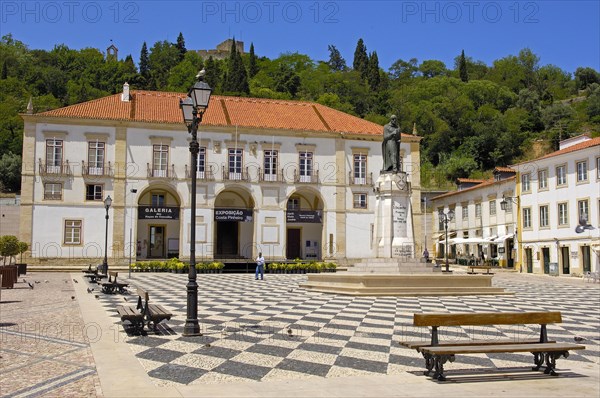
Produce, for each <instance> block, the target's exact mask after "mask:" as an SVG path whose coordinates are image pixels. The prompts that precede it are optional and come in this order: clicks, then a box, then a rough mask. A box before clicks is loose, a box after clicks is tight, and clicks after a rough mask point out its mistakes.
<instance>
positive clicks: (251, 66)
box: [248, 43, 258, 78]
mask: <svg viewBox="0 0 600 398" xmlns="http://www.w3.org/2000/svg"><path fill="white" fill-rule="evenodd" d="M257 73H258V64H257V59H256V54H254V43H250V53H249V58H248V77H249V78H253V77H254V76H256V74H257Z"/></svg>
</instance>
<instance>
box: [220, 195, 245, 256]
mask: <svg viewBox="0 0 600 398" xmlns="http://www.w3.org/2000/svg"><path fill="white" fill-rule="evenodd" d="M213 219H214V225H215V227H214V228H215V230H214V235H213V236H214V237H215V244H214V253H215V258H221V259H239V258H252V255H253V253H252V248H253V242H254V199H253V198H252V195H251V194H250V193H249V192H248V191H246V190H245V189H244V188H241V187H228V188H227V189H225V190H223V191H221V192H220V193H219V194H218V195H217V197H216V199H215V206H214V212H213Z"/></svg>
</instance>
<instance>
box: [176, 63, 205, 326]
mask: <svg viewBox="0 0 600 398" xmlns="http://www.w3.org/2000/svg"><path fill="white" fill-rule="evenodd" d="M205 74H206V72H205V71H204V69H202V70H201V71H200V72H198V74H197V75H196V79H198V81H197V82H196V83H195V84H194V86H193V87H192V88H190V91H188V96H187V98H185V99H180V100H179V107H180V108H181V113H182V115H183V121H184V122H185V124H186V126H187V128H188V132H189V133H190V134H191V135H192V140H191V142H190V153H191V154H192V167H190V170H192V198H191V210H192V212H191V213H192V214H191V218H192V222H191V231H190V242H191V245H190V269H189V272H188V283H187V285H186V287H187V314H186V320H185V325H184V327H183V335H184V336H201V335H202V333H200V324H199V323H198V284H197V283H196V177H197V176H196V174H197V173H196V165H197V164H198V153H199V152H200V145H199V144H198V127H199V126H200V123H201V122H202V116H204V112H205V111H206V109H207V108H208V103H209V102H210V95H211V93H212V89H211V88H210V86H209V85H208V84H207V83H206V82H204V81H203V79H204V75H205Z"/></svg>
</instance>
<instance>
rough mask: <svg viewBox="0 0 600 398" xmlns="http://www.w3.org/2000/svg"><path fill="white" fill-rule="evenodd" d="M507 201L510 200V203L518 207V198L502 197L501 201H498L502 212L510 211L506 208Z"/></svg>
mask: <svg viewBox="0 0 600 398" xmlns="http://www.w3.org/2000/svg"><path fill="white" fill-rule="evenodd" d="M507 199H508V200H510V201H511V203H514V204H516V205H517V206H518V204H519V203H518V200H519V198H518V197H514V198H513V197H512V196H508V197H507V196H504V195H502V200H501V201H500V208H501V209H502V210H504V211H506V210H510V209H509V207H508V200H507Z"/></svg>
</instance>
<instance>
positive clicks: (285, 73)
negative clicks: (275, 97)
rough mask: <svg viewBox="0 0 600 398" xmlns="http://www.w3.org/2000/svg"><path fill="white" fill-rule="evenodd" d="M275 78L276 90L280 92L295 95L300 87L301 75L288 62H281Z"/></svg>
mask: <svg viewBox="0 0 600 398" xmlns="http://www.w3.org/2000/svg"><path fill="white" fill-rule="evenodd" d="M274 80H275V90H276V91H279V92H280V93H288V94H290V95H291V96H292V97H295V96H296V93H297V92H298V90H299V89H300V76H298V74H297V73H296V72H294V70H293V69H292V67H291V66H290V65H288V64H285V63H280V64H279V67H278V69H277V72H276V74H275V76H274Z"/></svg>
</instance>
